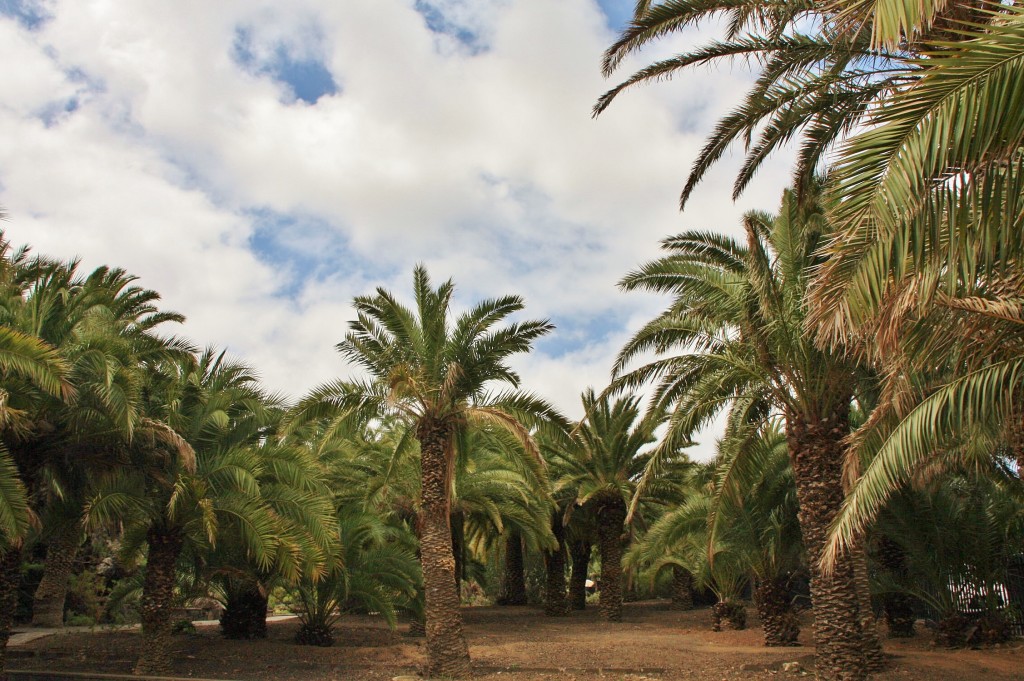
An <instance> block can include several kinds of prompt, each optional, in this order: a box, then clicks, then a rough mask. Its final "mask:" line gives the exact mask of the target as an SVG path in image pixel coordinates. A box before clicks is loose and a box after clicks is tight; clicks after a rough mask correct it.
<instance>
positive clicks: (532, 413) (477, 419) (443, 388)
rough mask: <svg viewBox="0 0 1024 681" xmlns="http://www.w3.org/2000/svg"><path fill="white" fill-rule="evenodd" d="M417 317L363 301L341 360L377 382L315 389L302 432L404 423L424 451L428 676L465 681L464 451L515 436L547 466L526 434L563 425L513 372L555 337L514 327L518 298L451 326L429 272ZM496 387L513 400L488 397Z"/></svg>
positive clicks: (447, 291)
mask: <svg viewBox="0 0 1024 681" xmlns="http://www.w3.org/2000/svg"><path fill="white" fill-rule="evenodd" d="M413 291H414V296H415V308H414V309H409V308H408V307H406V306H405V305H403V304H401V303H400V302H399V301H398V300H396V299H395V297H394V296H393V295H392V294H391V293H390V292H389V291H387V290H385V289H383V288H378V289H377V292H376V294H375V295H372V296H360V297H357V298H356V299H355V300H354V306H355V308H356V313H357V319H356V320H355V321H353V322H351V323H350V328H351V331H350V332H349V333H348V335H347V336H346V337H345V340H343V341H342V342H341V343H339V344H338V346H337V348H338V350H339V351H340V352H341V353H342V355H344V356H345V357H347V358H348V359H349V360H350V361H352V362H353V363H354V364H355V365H356V366H358V367H360V368H361V369H363V370H364V371H366V372H367V373H368V374H369V377H370V378H369V379H368V380H350V381H335V382H333V383H329V384H326V385H324V386H321V387H320V388H317V389H315V390H314V391H313V392H312V393H311V394H310V395H308V396H307V397H306V398H304V399H303V400H302V401H301V402H300V403H299V404H298V405H297V407H296V408H295V410H294V412H293V415H292V423H293V426H297V425H300V424H302V423H307V422H310V421H315V420H317V419H319V418H322V417H324V416H333V417H335V419H336V421H337V422H338V423H341V422H343V421H344V420H345V419H346V418H350V417H351V416H352V415H353V414H358V413H362V414H374V415H394V416H396V417H398V418H401V419H404V420H405V421H406V422H407V423H408V424H409V427H410V430H411V433H412V434H413V436H414V437H415V439H416V441H418V442H419V448H420V504H419V515H418V519H417V524H418V529H419V538H420V561H421V566H422V571H423V581H424V590H425V596H426V618H427V658H428V668H427V672H428V675H429V676H449V677H464V676H467V675H468V674H469V672H470V667H469V651H468V648H467V646H466V640H465V637H464V635H463V631H462V617H461V614H460V613H459V595H458V593H456V590H455V575H454V564H455V557H454V555H453V553H452V528H451V518H450V516H451V500H452V485H453V478H454V475H453V473H454V470H455V465H456V461H457V459H458V454H459V452H458V444H459V442H460V439H461V435H462V433H464V432H465V431H466V429H468V428H471V427H474V426H478V425H484V424H486V425H489V426H492V427H495V428H500V429H505V430H508V431H509V432H510V433H512V434H514V435H515V436H516V437H517V439H518V440H519V441H520V443H521V444H522V446H523V450H524V451H525V452H527V453H528V455H530V456H531V457H535V458H537V459H538V460H539V455H538V453H537V449H536V445H535V444H534V443H533V440H532V438H531V437H530V433H529V429H528V427H527V424H530V423H533V422H535V421H536V420H538V419H547V420H551V421H562V420H563V419H562V418H561V417H560V416H559V415H558V414H557V412H556V411H555V410H554V409H553V408H552V407H551V406H550V405H548V404H547V403H546V402H544V401H543V400H541V399H539V398H537V397H535V396H533V395H531V394H528V393H523V392H519V391H518V390H516V389H517V388H518V386H519V383H520V380H519V376H518V375H517V374H516V373H515V372H514V371H513V370H512V369H511V368H509V366H508V365H507V364H506V360H507V359H508V358H509V357H511V356H512V355H515V354H518V353H521V352H527V351H529V349H530V346H531V345H532V343H533V341H534V340H536V339H537V338H539V337H541V336H543V335H544V334H546V333H548V332H549V331H550V330H551V329H552V326H551V325H550V324H549V323H548V322H546V321H526V322H519V323H510V324H508V325H506V326H503V327H498V328H496V325H497V324H499V323H501V322H503V321H504V320H505V319H506V318H507V317H508V316H509V315H511V314H514V313H516V312H518V311H520V310H521V309H522V308H523V303H522V300H521V299H520V298H519V297H517V296H504V297H501V298H496V299H493V300H486V301H483V302H481V303H479V304H477V305H476V306H474V307H472V308H471V309H470V310H469V311H467V312H465V313H463V314H461V315H459V316H458V317H457V318H455V319H452V318H451V315H450V305H451V298H452V294H453V292H454V284H453V283H452V282H451V281H447V282H445V283H443V284H441V285H440V286H438V287H437V288H436V289H435V288H433V287H432V286H431V282H430V277H429V275H428V274H427V271H426V269H425V268H424V267H422V266H417V267H416V268H415V270H414V273H413ZM492 383H505V384H508V385H510V386H511V388H512V389H511V390H507V391H505V392H502V393H499V394H490V393H488V392H486V389H487V387H488V386H489V385H490V384H492Z"/></svg>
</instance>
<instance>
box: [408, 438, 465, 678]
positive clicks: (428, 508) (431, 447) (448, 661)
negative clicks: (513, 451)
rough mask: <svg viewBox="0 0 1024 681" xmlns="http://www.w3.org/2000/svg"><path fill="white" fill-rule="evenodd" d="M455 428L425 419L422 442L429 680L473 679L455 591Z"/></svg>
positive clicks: (421, 524) (422, 545) (422, 544)
mask: <svg viewBox="0 0 1024 681" xmlns="http://www.w3.org/2000/svg"><path fill="white" fill-rule="evenodd" d="M453 435H454V433H453V432H452V426H451V425H449V424H447V423H443V422H438V421H432V420H428V419H423V420H421V421H420V423H419V424H418V425H417V428H416V438H417V439H418V440H419V442H420V477H421V487H420V489H421V492H420V494H421V500H420V515H419V522H418V524H419V535H420V564H421V566H422V569H423V587H424V595H425V599H426V605H425V610H426V619H427V676H428V677H431V678H433V677H438V676H441V677H449V678H463V677H466V676H469V674H470V665H469V647H468V646H467V645H466V637H465V635H464V634H463V631H462V613H461V612H460V611H459V594H458V593H456V591H455V556H454V554H453V553H452V529H451V525H450V521H449V500H450V487H451V480H450V473H449V470H450V469H449V466H450V463H451V458H452V457H453V456H454V452H452V451H451V449H452V444H451V443H452V440H453Z"/></svg>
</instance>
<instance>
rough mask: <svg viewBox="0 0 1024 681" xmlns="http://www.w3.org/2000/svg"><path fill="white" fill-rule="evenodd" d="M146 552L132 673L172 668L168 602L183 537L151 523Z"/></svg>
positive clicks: (157, 672) (171, 599) (163, 671)
mask: <svg viewBox="0 0 1024 681" xmlns="http://www.w3.org/2000/svg"><path fill="white" fill-rule="evenodd" d="M146 542H147V544H148V545H149V555H148V557H147V558H146V577H145V580H144V581H143V583H142V601H141V603H140V605H139V611H140V615H141V619H142V641H143V643H142V654H141V655H140V656H139V661H138V662H137V663H136V665H135V671H134V673H135V674H140V675H145V674H165V673H167V672H168V671H170V668H171V624H172V622H171V606H172V605H173V601H174V578H175V568H176V565H177V562H178V555H179V554H180V553H181V547H182V537H181V534H180V532H179V531H178V530H173V529H170V530H168V529H161V528H155V527H151V528H149V531H148V532H147V533H146Z"/></svg>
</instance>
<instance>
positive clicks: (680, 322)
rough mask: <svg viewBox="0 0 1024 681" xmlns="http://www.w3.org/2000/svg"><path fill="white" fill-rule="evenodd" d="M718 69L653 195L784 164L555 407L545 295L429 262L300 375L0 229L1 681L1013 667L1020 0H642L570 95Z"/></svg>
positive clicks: (1022, 607)
mask: <svg viewBox="0 0 1024 681" xmlns="http://www.w3.org/2000/svg"><path fill="white" fill-rule="evenodd" d="M708 25H712V26H713V28H714V30H710V29H709V32H708V33H705V34H699V33H696V32H694V31H693V30H692V29H694V28H700V27H702V26H708ZM684 34H685V35H686V36H687V38H686V39H687V40H691V42H690V43H687V46H686V51H684V52H683V53H681V54H677V55H674V56H669V57H662V58H661V59H660V60H658V61H656V62H655V63H652V64H649V65H646V66H640V67H639V70H636V71H635V72H634V73H632V74H631V75H626V76H622V75H621V74H620V70H623V69H624V68H625V65H627V64H635V63H636V62H637V61H638V60H639V61H641V62H642V61H643V59H644V58H645V55H644V52H643V51H644V50H645V49H651V50H658V49H660V48H663V44H662V43H664V42H667V41H668V42H670V41H676V40H678V39H679V37H680V36H681V35H684ZM701 35H704V36H708V35H715V36H716V37H714V38H706V37H705V38H701V37H700V36H701ZM695 36H696V37H695ZM692 40H696V43H693V42H692ZM672 44H673V45H675V44H678V43H676V42H673V43H672ZM734 63H735V64H737V65H740V64H742V65H745V66H744V68H750V69H751V70H752V72H753V74H754V75H753V77H752V79H751V80H750V81H749V90H748V91H746V92H745V93H744V94H743V96H742V98H740V100H739V103H738V104H736V105H735V106H734V108H733V109H732V110H731V111H729V112H728V114H727V115H725V116H724V117H723V118H721V119H720V120H719V121H718V123H717V125H716V126H715V128H714V129H713V130H709V131H704V132H706V133H707V141H706V143H705V145H704V146H703V147H702V148H701V149H700V150H699V153H698V155H697V157H696V159H695V160H694V159H682V160H683V161H684V162H688V163H690V164H691V165H690V168H691V170H690V173H689V176H688V177H685V178H684V177H680V178H679V180H680V183H681V184H682V185H683V186H684V189H683V191H682V196H681V205H682V206H683V207H685V206H686V205H687V204H688V203H690V202H692V201H693V200H694V197H695V191H697V187H698V186H700V184H701V183H702V182H705V181H707V180H708V177H710V173H712V172H713V170H712V169H713V168H715V167H716V166H717V165H719V164H721V163H722V162H724V160H725V159H726V158H727V157H728V154H729V152H730V150H733V151H735V150H739V151H740V154H741V155H742V157H743V163H742V166H741V168H740V170H739V174H738V176H737V177H736V178H735V183H734V187H733V188H734V195H735V196H739V195H741V194H742V193H743V192H744V190H745V189H747V188H748V186H749V185H750V184H751V182H752V181H753V179H754V177H755V176H756V175H757V174H758V172H759V171H761V170H763V168H764V167H765V163H766V159H767V158H768V157H769V156H770V155H771V154H772V152H775V151H777V150H779V149H781V148H783V147H786V146H787V145H788V146H790V147H791V148H795V150H796V157H795V161H794V165H793V168H792V176H791V179H790V181H789V183H788V184H789V186H788V188H786V189H785V190H784V191H783V193H782V195H781V196H780V197H779V198H778V201H777V202H776V203H775V204H774V205H764V206H762V207H761V208H760V209H758V210H752V211H749V212H746V213H745V214H744V215H743V217H742V219H741V223H740V224H738V225H711V226H708V225H697V226H693V227H691V226H688V227H687V228H686V229H684V230H682V231H679V232H678V233H676V234H666V235H664V238H663V240H662V242H661V252H660V256H658V257H656V258H653V259H649V260H646V261H640V262H636V263H635V264H634V265H633V268H632V269H631V270H630V271H624V272H619V273H617V275H616V276H617V277H619V281H618V287H619V293H618V295H619V296H621V297H622V298H623V299H624V300H626V301H630V300H637V299H638V297H639V296H640V295H641V294H642V295H646V296H648V299H654V300H656V301H657V311H656V312H655V313H654V314H653V315H649V316H648V317H647V318H645V319H642V320H641V321H640V322H639V324H638V325H637V326H636V328H635V330H631V331H626V330H623V334H624V336H626V337H627V340H626V341H625V343H624V344H623V345H622V346H621V348H619V350H618V354H617V356H616V357H615V360H614V362H613V364H612V365H611V366H608V367H607V380H606V382H605V383H604V384H601V385H584V384H581V385H579V386H572V388H573V390H575V394H577V395H579V396H580V397H579V400H578V402H576V403H574V404H571V405H559V404H558V403H557V400H555V399H553V398H552V397H550V396H546V395H544V394H541V393H540V392H539V391H538V390H537V389H536V388H535V387H532V386H531V385H530V384H529V381H528V380H526V379H525V378H524V375H527V374H526V372H524V371H523V369H522V367H524V366H526V364H527V363H529V362H531V361H532V360H533V359H534V358H535V357H536V352H537V347H538V346H539V345H541V344H542V343H544V342H546V341H551V340H554V339H557V337H558V334H559V329H558V328H556V323H553V322H552V321H551V320H548V319H533V318H531V317H530V316H529V315H530V301H528V300H526V299H525V298H524V297H523V296H521V295H519V294H517V293H516V292H514V291H500V292H498V293H497V294H495V295H494V296H493V297H484V298H482V299H478V300H475V301H472V302H471V303H469V304H466V303H465V301H464V300H462V299H460V298H459V297H458V296H457V292H458V291H459V289H458V288H457V283H456V282H455V281H453V280H452V279H448V278H442V279H440V280H438V279H435V278H434V277H437V276H439V275H440V273H439V272H438V271H437V267H435V266H433V265H431V268H430V269H431V271H430V272H428V267H427V266H426V265H423V264H417V265H416V266H415V267H414V268H413V270H412V272H411V278H410V277H409V276H408V273H403V274H402V281H403V284H402V288H394V289H391V288H388V287H387V286H385V285H383V284H380V285H375V286H370V287H367V290H366V291H364V292H363V293H362V294H360V295H358V296H356V297H355V298H354V299H352V300H350V301H341V302H344V303H350V307H349V308H347V309H348V310H349V311H350V314H349V316H348V318H346V319H342V320H339V321H338V326H337V327H336V328H332V329H329V330H324V331H323V334H324V335H323V337H322V338H318V339H317V341H318V342H319V343H322V344H324V345H325V346H333V347H334V348H335V350H336V351H337V355H338V357H339V359H340V360H341V363H340V366H343V367H344V368H343V370H342V372H341V373H340V374H338V375H325V376H322V377H321V380H320V383H319V385H317V386H316V387H314V388H312V389H311V390H309V391H308V392H307V393H306V394H304V395H286V394H280V393H277V392H275V391H273V390H271V389H269V388H268V387H267V386H266V385H265V383H264V381H263V380H262V378H261V374H260V367H258V366H255V365H252V364H250V363H248V362H245V361H241V360H239V359H237V358H236V357H235V356H234V353H233V352H232V350H231V348H230V347H205V348H204V347H200V346H198V345H197V344H195V343H194V342H193V341H191V340H189V336H188V334H189V329H190V327H189V322H188V320H186V318H185V316H184V315H182V314H179V313H177V312H174V311H170V310H167V309H165V308H164V304H163V302H162V299H161V296H160V294H159V293H158V292H157V291H154V290H150V289H148V288H146V282H145V281H144V280H143V279H142V278H140V277H137V276H136V275H134V274H132V273H129V272H127V271H125V270H123V269H120V264H119V263H117V262H110V263H109V264H107V265H104V266H101V267H96V268H94V269H92V270H91V271H90V270H89V269H88V268H86V267H85V266H83V264H82V262H81V261H80V260H79V259H78V256H77V254H75V253H59V252H47V253H40V252H38V251H37V250H36V249H35V247H34V245H33V244H25V245H22V244H18V243H12V242H11V240H10V239H9V237H8V236H7V235H5V234H4V233H3V232H0V681H6V679H8V678H9V679H17V678H19V676H18V673H19V672H18V670H23V669H37V670H38V669H45V668H46V665H47V664H50V665H52V667H53V670H54V672H55V671H56V670H61V671H84V672H121V673H132V674H136V675H141V676H149V677H160V676H172V675H173V676H179V677H180V676H186V675H189V676H191V675H193V674H202V675H206V676H217V677H218V678H225V679H237V680H241V679H269V678H288V679H292V678H294V679H298V678H308V679H327V678H382V679H383V678H393V677H397V676H400V675H406V674H409V673H417V674H421V675H422V676H424V677H426V678H455V679H461V678H471V677H474V676H477V677H487V678H492V676H493V678H499V677H498V674H506V675H507V676H502V677H501V678H511V679H524V680H525V679H534V678H580V679H587V680H588V681H589V680H590V679H597V678H606V673H608V674H612V675H613V676H612V678H623V679H626V678H629V679H648V678H657V679H675V678H680V679H681V678H687V679H691V678H692V679H719V678H762V677H763V678H767V677H768V676H774V675H786V674H793V675H798V674H813V675H814V676H815V678H817V679H821V680H822V681H833V680H834V681H860V680H862V679H868V678H872V677H876V678H886V679H888V678H893V679H895V678H911V679H917V678H920V679H924V678H929V679H939V680H942V679H955V678H970V677H973V676H976V675H979V674H983V673H990V674H993V675H994V676H993V678H1003V677H1002V676H1000V674H1002V673H1005V674H1006V676H1005V678H1012V673H1013V672H1012V669H1013V668H1014V667H1015V665H1018V664H1019V665H1020V666H1019V667H1017V670H1018V671H1017V673H1019V669H1022V668H1024V652H1022V651H1024V646H1022V642H1021V637H1022V636H1024V265H1022V261H1024V8H1022V6H1021V4H1020V3H1018V2H1012V1H1004V2H989V1H988V0H970V1H967V2H955V1H948V2H947V1H942V2H940V1H934V2H920V1H917V2H910V1H908V0H854V1H848V2H838V1H835V0H829V1H825V2H816V1H810V0H808V1H794V2H790V1H788V0H784V1H782V2H779V1H777V0H773V1H771V2H765V1H763V0H637V2H636V5H635V10H634V14H633V18H632V20H631V21H630V22H629V23H628V25H627V26H626V27H625V29H624V30H623V31H622V32H621V34H620V35H619V36H618V38H617V39H616V40H615V42H614V43H613V44H611V46H610V47H608V48H607V50H606V52H605V54H604V61H603V64H600V65H599V64H595V65H594V68H595V69H597V68H599V67H603V70H604V73H605V75H606V77H610V78H612V79H613V83H614V82H617V83H618V84H616V85H614V86H613V87H612V88H611V89H610V90H609V91H608V92H607V93H606V94H604V95H603V96H601V97H600V98H598V99H597V100H596V104H595V108H594V115H595V116H596V117H597V118H598V120H597V121H596V122H594V125H598V126H600V125H601V124H602V123H603V122H604V119H605V117H607V116H609V115H610V114H611V113H612V112H614V110H615V109H616V108H617V107H619V106H623V105H624V104H625V101H626V100H628V99H629V98H630V97H631V94H632V91H633V90H635V89H640V88H645V89H655V88H657V89H670V88H672V83H671V82H667V83H666V82H659V81H664V80H666V79H669V78H670V77H671V76H673V75H677V74H680V75H681V74H683V73H686V74H687V75H690V74H691V72H693V71H694V70H695V69H698V68H699V67H703V66H707V65H712V66H717V65H724V64H730V65H732V64H734ZM698 73H701V72H700V71H698ZM706 75H707V77H708V78H711V77H713V76H711V75H710V73H708V74H706ZM620 100H621V101H622V102H623V104H620V103H619V102H620ZM606 111H608V113H604V112H606ZM583 118H584V119H585V112H584V114H583ZM791 143H792V144H791ZM610 162H612V163H614V162H615V159H611V161H610ZM4 218H5V220H9V221H11V223H12V224H13V223H14V222H16V221H17V220H18V216H17V215H13V214H12V215H11V216H9V217H8V216H4ZM683 220H684V222H685V220H686V214H685V213H684V214H683ZM694 227H695V228H694ZM627 228H628V226H623V229H627ZM453 241H455V239H453ZM447 247H451V248H457V247H458V246H457V244H449V245H448V246H447ZM425 259H429V258H428V256H426V255H425V256H424V260H425ZM442 276H444V275H442ZM459 283H460V284H461V282H459ZM410 284H411V286H410ZM587 295H593V296H596V295H599V293H597V292H592V293H587ZM601 295H603V294H601ZM627 304H628V303H627ZM637 305H638V307H637V309H645V308H640V307H639V303H638V304H637ZM569 413H573V414H578V415H579V416H578V417H577V418H573V417H571V416H569V415H568V414H569ZM716 423H717V424H719V427H718V428H717V430H716V428H715V427H714V424H716ZM723 423H724V427H722V426H721V424H723ZM701 441H703V443H704V444H708V445H710V444H711V443H712V441H713V447H714V456H713V458H711V459H706V458H703V459H702V458H698V457H696V456H695V451H696V447H697V445H698V444H700V443H701ZM200 613H205V614H204V615H203V616H200ZM273 615H281V616H282V617H281V618H276V617H272V616H273ZM211 618H212V619H217V620H218V623H217V625H216V626H214V625H212V624H210V626H204V625H193V624H192V620H196V621H199V620H206V619H211ZM197 626H198V629H197ZM86 628H88V629H86ZM62 629H63V630H65V633H61V630H62ZM26 632H37V633H38V632H45V633H47V634H48V636H47V637H46V638H39V639H36V640H34V641H31V642H25V643H22V642H18V645H16V646H15V645H14V643H13V642H15V639H14V638H12V636H15V635H16V634H17V635H23V634H25V633H26ZM9 641H11V642H12V643H11V644H10V645H9ZM19 641H20V640H19ZM26 641H27V639H26ZM61 646H64V648H61ZM76 646H77V647H76ZM545 646H550V647H545ZM72 649H74V650H79V649H81V650H86V649H88V650H93V651H97V652H96V654H95V655H91V654H90V655H88V656H87V655H86V654H85V653H82V654H81V655H80V656H77V657H76V655H73V654H68V655H63V656H62V653H61V652H60V651H61V650H72ZM55 650H56V651H57V652H53V651H55ZM531 650H533V651H534V653H533V654H531V652H530V651H531ZM13 651H17V652H18V654H17V655H15V652H13ZM48 651H49V652H48ZM126 651H127V652H126ZM21 653H26V654H21ZM588 656H590V657H588ZM744 656H746V657H744ZM129 657H130V658H131V659H128V658H129ZM87 658H90V659H87ZM282 659H286V660H288V661H289V662H288V663H287V664H284V663H281V664H284V666H275V665H277V664H279V663H280V661H281V660H282ZM789 660H798V661H799V662H794V663H792V664H794V665H796V666H791V665H790V666H786V665H782V662H788V661H789ZM346 665H348V666H346ZM780 665H781V666H780ZM986 665H991V666H986ZM1007 670H1011V671H1007Z"/></svg>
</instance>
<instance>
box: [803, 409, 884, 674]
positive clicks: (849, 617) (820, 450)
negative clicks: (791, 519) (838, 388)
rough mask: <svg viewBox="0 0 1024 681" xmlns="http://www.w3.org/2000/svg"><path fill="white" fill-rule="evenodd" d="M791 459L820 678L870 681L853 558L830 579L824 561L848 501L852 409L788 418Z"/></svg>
mask: <svg viewBox="0 0 1024 681" xmlns="http://www.w3.org/2000/svg"><path fill="white" fill-rule="evenodd" d="M786 421H787V423H786V439H787V444H788V447H789V458H790V462H791V464H792V466H793V477H794V479H795V481H796V490H797V499H798V501H799V504H800V515H799V518H800V531H801V533H802V535H803V542H804V548H805V549H806V551H807V564H808V567H809V568H810V572H811V603H812V605H813V609H814V638H815V645H816V655H817V660H816V664H815V669H816V676H817V678H818V679H821V680H823V681H832V680H836V681H859V680H861V679H866V678H867V675H868V664H867V659H866V656H865V653H864V647H865V646H864V641H865V638H864V630H863V628H862V627H861V613H860V609H861V606H860V600H859V598H858V595H857V585H856V576H855V571H854V565H853V557H852V556H851V555H850V554H849V553H847V554H846V555H844V556H843V557H841V558H840V559H839V561H838V562H837V563H836V565H835V569H834V570H833V572H832V573H831V574H829V575H825V574H824V573H823V571H822V570H821V569H820V566H819V562H820V558H821V555H822V553H823V552H824V549H825V541H826V538H827V536H828V528H829V527H830V525H831V524H832V520H833V519H834V518H835V517H836V515H837V514H838V512H839V509H840V507H841V505H842V503H843V483H842V465H843V455H844V453H845V452H844V448H843V446H842V444H841V440H842V439H843V437H844V436H845V435H846V434H847V433H848V432H849V408H848V406H845V405H844V406H842V407H840V408H838V409H837V410H836V411H835V412H834V413H832V414H830V415H827V416H826V417H825V418H823V419H821V420H813V419H803V418H801V417H799V416H795V415H793V414H790V415H788V417H787V419H786Z"/></svg>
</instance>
